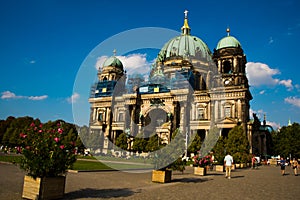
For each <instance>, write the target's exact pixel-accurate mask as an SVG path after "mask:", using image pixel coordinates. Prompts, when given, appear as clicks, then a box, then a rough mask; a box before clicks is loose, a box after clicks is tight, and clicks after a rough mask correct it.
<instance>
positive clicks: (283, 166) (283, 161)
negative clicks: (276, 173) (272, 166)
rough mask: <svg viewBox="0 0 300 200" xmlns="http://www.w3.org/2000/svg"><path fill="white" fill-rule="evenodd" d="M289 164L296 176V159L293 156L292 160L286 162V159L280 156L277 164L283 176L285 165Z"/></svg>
mask: <svg viewBox="0 0 300 200" xmlns="http://www.w3.org/2000/svg"><path fill="white" fill-rule="evenodd" d="M289 164H291V167H292V169H293V172H294V175H295V176H298V167H299V166H298V164H299V163H298V160H297V159H295V158H293V160H292V161H290V162H289V163H287V161H286V160H285V159H283V157H281V158H280V161H279V165H280V170H281V175H282V176H284V175H285V167H286V165H289Z"/></svg>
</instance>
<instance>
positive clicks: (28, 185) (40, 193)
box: [22, 176, 66, 200]
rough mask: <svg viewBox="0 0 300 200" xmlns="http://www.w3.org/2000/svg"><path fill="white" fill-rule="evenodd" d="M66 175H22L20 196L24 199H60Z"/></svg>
mask: <svg viewBox="0 0 300 200" xmlns="http://www.w3.org/2000/svg"><path fill="white" fill-rule="evenodd" d="M65 183H66V177H65V176H59V177H44V178H36V179H34V178H32V177H30V176H25V177H24V184H23V193H22V198H25V199H39V200H47V199H61V198H63V195H64V193H65Z"/></svg>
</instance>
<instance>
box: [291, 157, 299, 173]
mask: <svg viewBox="0 0 300 200" xmlns="http://www.w3.org/2000/svg"><path fill="white" fill-rule="evenodd" d="M292 168H293V171H294V175H295V176H298V161H297V160H296V159H295V158H293V160H292Z"/></svg>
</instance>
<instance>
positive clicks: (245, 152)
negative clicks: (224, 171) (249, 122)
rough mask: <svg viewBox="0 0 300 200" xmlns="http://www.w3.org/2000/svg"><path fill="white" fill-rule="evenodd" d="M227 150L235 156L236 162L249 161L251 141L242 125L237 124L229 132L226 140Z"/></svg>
mask: <svg viewBox="0 0 300 200" xmlns="http://www.w3.org/2000/svg"><path fill="white" fill-rule="evenodd" d="M225 149H226V152H227V153H229V154H231V155H232V156H233V160H234V162H235V163H245V162H248V161H249V142H248V139H247V137H246V133H244V130H243V127H242V126H235V127H234V128H233V129H231V130H230V131H229V133H228V138H227V139H226V140H225Z"/></svg>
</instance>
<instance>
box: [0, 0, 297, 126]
mask: <svg viewBox="0 0 300 200" xmlns="http://www.w3.org/2000/svg"><path fill="white" fill-rule="evenodd" d="M299 8H300V3H299V2H298V1H296V0H294V1H289V0H288V1H281V0H273V1H256V0H251V1H237V0H236V1H233V0H227V1H212V2H211V1H196V0H194V1H192V0H172V1H171V0H169V1H157V0H153V1H145V0H139V1H137V0H127V1H121V0H119V1H118V0H116V1H109V0H101V1H100V0H87V1H86V0H44V1H38V0H36V1H33V0H27V1H25V0H24V1H22V0H2V1H1V2H0V31H1V37H0V67H1V73H0V119H6V118H7V117H8V116H15V117H20V116H32V117H34V118H39V119H41V120H42V121H44V122H46V121H48V120H55V119H63V120H65V121H68V122H75V123H77V124H79V125H83V124H88V120H89V104H88V100H87V98H88V96H87V95H88V94H89V91H90V86H91V85H92V84H93V83H94V82H95V77H96V66H98V65H101V63H102V62H103V60H104V59H105V58H106V57H107V56H111V55H112V54H113V53H112V51H113V49H117V55H118V56H120V58H121V60H122V61H123V62H124V63H125V67H127V68H128V70H129V68H130V66H134V65H135V66H137V65H138V66H142V67H144V68H145V69H146V68H149V65H150V64H151V62H153V59H154V58H155V56H156V54H157V51H155V50H153V51H149V52H147V51H142V50H141V51H138V49H135V50H134V49H132V48H129V50H131V53H128V51H127V52H126V51H125V50H126V48H125V50H123V48H124V47H125V46H126V47H128V46H130V44H129V43H128V41H122V36H126V34H131V33H133V34H135V35H134V37H135V38H137V39H140V40H147V41H151V40H153V37H154V40H155V41H157V42H158V43H157V44H155V47H157V49H159V46H160V45H161V47H162V46H163V44H164V43H165V42H167V41H168V40H169V39H171V38H172V37H170V38H168V37H167V36H169V35H170V36H172V35H173V34H174V33H176V32H175V31H180V28H181V26H182V25H183V18H184V14H183V12H184V10H185V9H187V10H188V11H189V15H188V17H189V25H190V27H191V29H192V31H191V34H192V35H195V36H197V37H199V38H201V39H202V40H203V41H204V42H205V43H206V44H207V45H208V47H209V48H210V49H211V50H212V51H213V49H214V48H215V47H216V45H217V43H218V41H219V40H220V39H221V38H223V37H224V36H226V28H227V27H228V26H229V27H230V29H231V35H232V36H234V37H236V38H237V39H238V40H239V41H240V43H241V44H242V47H243V49H244V52H245V54H246V56H247V61H248V64H247V76H248V78H249V81H250V85H251V93H252V95H253V100H252V101H251V112H255V113H257V114H258V116H259V118H260V119H261V121H262V120H263V116H264V114H266V116H267V122H268V123H269V124H270V125H272V126H274V127H275V128H276V127H278V126H284V125H287V123H288V120H289V119H290V120H291V121H292V122H298V123H299V122H300V121H299V119H300V95H299V91H300V80H299V78H298V75H299V64H298V63H299V62H298V59H299V49H298V48H299V47H300V39H299V38H300V14H299V11H298V10H299ZM147 27H154V28H156V29H155V30H157V29H160V28H162V29H166V30H167V34H166V35H163V36H162V37H161V38H158V37H159V36H157V35H151V34H149V29H148V28H147ZM132 30H133V31H132ZM143 30H147V31H148V32H146V33H145V34H144V32H143ZM172 31H174V32H172ZM125 39H126V37H125ZM115 41H119V44H117V43H116V42H115ZM109 44H111V45H109ZM143 45H144V43H143V44H140V46H141V47H144V46H143ZM104 46H105V50H104V48H103V47H104ZM138 46H139V45H138ZM127 50H128V49H127ZM83 76H84V79H80V78H82V77H83ZM78 79H80V81H79V82H78ZM76 81H77V82H76ZM81 83H82V84H81ZM79 87H80V88H79ZM74 110H75V111H74ZM74 113H75V114H74ZM73 114H74V118H73ZM251 118H252V116H251Z"/></svg>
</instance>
